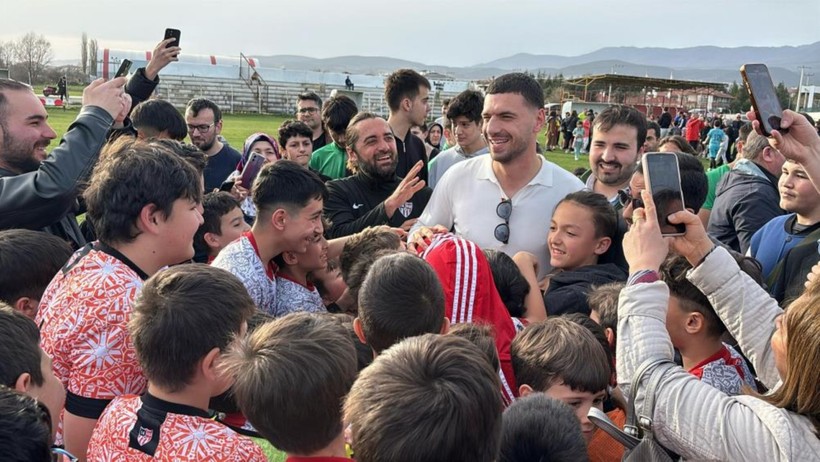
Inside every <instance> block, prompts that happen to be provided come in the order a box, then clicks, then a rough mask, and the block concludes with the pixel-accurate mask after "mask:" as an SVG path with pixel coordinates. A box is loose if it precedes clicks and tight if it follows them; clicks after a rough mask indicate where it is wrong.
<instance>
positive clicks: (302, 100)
mask: <svg viewBox="0 0 820 462" xmlns="http://www.w3.org/2000/svg"><path fill="white" fill-rule="evenodd" d="M322 114H323V112H322V98H320V97H319V95H317V94H316V93H314V92H312V91H307V92H304V93H299V95H297V96H296V118H297V119H298V120H299V122H303V123H304V124H305V125H307V126H308V128H310V130H311V131H312V133H313V134H312V135H311V137H310V138H311V141H312V146H313V147H312V148H311V150H310V152H314V151H317V150H318V149H320V148H322V147H324V146H325V145H327V144H329V143H330V142H331V141H332V140H329V136H328V134H327V132H325V129H324V126H323V124H322Z"/></svg>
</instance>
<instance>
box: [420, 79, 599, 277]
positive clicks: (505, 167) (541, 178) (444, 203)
mask: <svg viewBox="0 0 820 462" xmlns="http://www.w3.org/2000/svg"><path fill="white" fill-rule="evenodd" d="M482 119H483V133H484V137H485V138H486V140H487V142H488V144H489V147H490V155H489V156H479V157H476V158H473V159H469V160H466V161H464V162H460V163H458V164H456V165H454V166H453V167H452V168H450V169H449V170H447V172H446V173H445V174H444V176H442V178H441V180H440V181H439V183H438V185H437V186H436V189H435V190H434V191H433V196H432V197H431V198H430V202H429V203H428V204H427V207H426V208H425V209H424V213H422V215H421V217H419V219H418V222H417V223H416V225H415V226H414V227H413V229H411V231H410V235H409V237H408V240H409V241H410V242H411V243H414V244H415V245H417V246H421V247H425V246H426V243H425V240H426V239H429V238H430V236H431V235H432V233H433V232H434V231H435V230H436V229H439V230H441V229H445V230H450V229H454V231H455V233H456V234H458V235H459V236H461V237H463V238H465V239H468V240H471V241H473V242H475V243H476V244H478V245H479V246H480V247H481V248H484V249H497V250H500V251H502V252H504V253H506V254H508V255H510V256H513V255H515V254H516V253H517V252H519V251H527V252H530V253H532V254H534V255H535V256H536V257H537V258H538V262H539V272H538V273H539V274H538V276H539V278H540V277H543V276H544V275H545V274H546V273H547V272H548V271H549V270H550V265H549V253H548V251H547V233H548V232H549V227H550V220H551V218H552V212H553V210H554V209H555V205H556V204H557V203H558V201H560V200H561V199H562V198H563V197H564V196H566V195H567V194H569V193H571V192H575V191H579V190H581V189H583V187H584V185H583V183H581V181H580V180H579V179H578V178H576V177H575V176H574V175H572V174H571V173H569V172H567V171H566V170H564V169H562V168H561V167H559V166H557V165H555V164H553V163H552V162H549V161H547V160H546V159H544V158H543V157H542V156H540V155H538V154H537V153H536V151H535V145H536V137H537V136H538V134H539V133H540V132H541V131H542V129H543V128H544V121H545V119H546V114H545V113H544V92H543V90H542V89H541V86H540V85H538V83H537V82H536V81H535V80H534V79H533V78H532V77H530V76H528V75H526V74H521V73H512V74H505V75H502V76H500V77H498V78H496V79H495V80H493V81H492V83H490V86H489V87H488V88H487V95H486V97H485V98H484V110H483V111H482ZM437 226H439V228H436V227H437Z"/></svg>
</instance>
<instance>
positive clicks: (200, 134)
mask: <svg viewBox="0 0 820 462" xmlns="http://www.w3.org/2000/svg"><path fill="white" fill-rule="evenodd" d="M185 123H186V124H187V125H188V136H190V138H191V143H192V144H193V145H194V146H196V147H198V148H199V149H201V150H202V152H204V153H205V155H206V156H208V165H207V166H206V167H205V192H209V191H213V190H214V189H219V187H220V186H221V185H222V182H223V181H225V179H226V178H228V175H230V174H231V173H232V172H233V171H234V170H235V169H236V165H237V164H239V161H240V160H241V159H242V154H240V153H239V152H237V150H236V149H234V148H232V147H230V146H228V145H227V144H224V143H223V142H222V141H220V140H219V138H218V135H219V134H220V133H222V111H220V110H219V106H217V105H216V103H214V102H213V101H211V100H209V99H205V98H194V99H192V100H191V101H188V106H187V107H186V108H185ZM242 186H243V187H245V188H250V185H242Z"/></svg>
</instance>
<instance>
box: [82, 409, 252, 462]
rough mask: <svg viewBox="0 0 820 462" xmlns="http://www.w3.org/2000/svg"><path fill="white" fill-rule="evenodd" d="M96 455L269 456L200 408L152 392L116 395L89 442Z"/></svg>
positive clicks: (92, 460) (218, 461)
mask: <svg viewBox="0 0 820 462" xmlns="http://www.w3.org/2000/svg"><path fill="white" fill-rule="evenodd" d="M88 460H89V462H96V461H100V462H102V461H105V462H108V461H200V460H208V461H213V462H223V461H225V462H227V461H236V462H240V461H241V462H246V461H267V458H266V457H265V455H264V453H263V452H262V449H261V448H260V447H259V446H257V445H256V444H255V443H254V442H253V441H252V440H251V439H250V438H248V437H245V436H242V435H240V434H238V433H236V432H234V431H233V430H231V429H230V428H228V427H227V426H225V425H223V424H221V423H219V422H217V421H215V420H213V419H210V418H209V416H208V413H207V412H206V411H204V410H201V409H197V408H194V407H191V406H186V405H182V404H176V403H170V402H168V401H164V400H161V399H159V398H157V397H155V396H152V395H151V394H148V393H146V394H145V395H144V396H142V397H139V396H123V397H119V398H116V399H115V400H114V401H112V402H111V404H110V405H108V407H107V408H106V409H105V412H103V415H102V417H100V420H99V421H97V426H96V427H94V433H93V435H92V436H91V441H90V442H89V444H88Z"/></svg>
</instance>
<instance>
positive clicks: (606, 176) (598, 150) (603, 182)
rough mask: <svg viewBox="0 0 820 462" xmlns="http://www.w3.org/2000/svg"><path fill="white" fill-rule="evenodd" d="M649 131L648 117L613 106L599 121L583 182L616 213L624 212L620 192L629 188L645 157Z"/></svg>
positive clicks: (593, 135) (633, 109)
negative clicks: (637, 167) (605, 200)
mask: <svg viewBox="0 0 820 462" xmlns="http://www.w3.org/2000/svg"><path fill="white" fill-rule="evenodd" d="M646 131H647V128H646V117H644V115H643V114H641V113H640V112H638V110H637V109H635V108H631V107H627V106H610V107H608V108H606V109H604V110H603V111H601V113H600V114H598V116H596V117H595V126H594V129H593V131H592V141H591V142H590V148H589V170H588V171H587V172H586V173H585V174H584V175H583V176H582V177H581V179H582V180H584V181H586V187H587V189H589V190H590V191H594V192H596V193H598V194H602V195H603V196H604V197H606V198H607V199H609V203H610V204H612V206H613V207H615V209H616V210H620V209H621V208H622V207H621V205H620V201H619V200H618V191H620V190H621V189H624V188H626V187H627V186H629V179H630V178H631V177H632V173H633V172H634V171H635V164H636V163H637V162H638V160H639V159H640V158H641V155H642V154H643V153H644V149H645V145H644V144H645V142H646Z"/></svg>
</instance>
